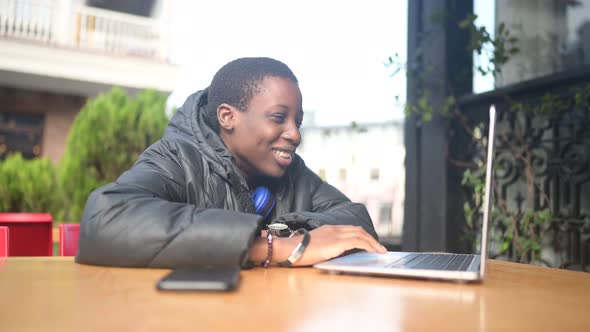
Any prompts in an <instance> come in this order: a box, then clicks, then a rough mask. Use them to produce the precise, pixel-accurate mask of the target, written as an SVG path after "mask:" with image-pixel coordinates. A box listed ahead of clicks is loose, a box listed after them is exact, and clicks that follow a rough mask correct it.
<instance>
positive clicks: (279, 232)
mask: <svg viewBox="0 0 590 332" xmlns="http://www.w3.org/2000/svg"><path fill="white" fill-rule="evenodd" d="M267 227H268V231H269V232H270V233H272V235H274V236H278V237H286V236H289V235H291V230H290V229H289V226H287V225H286V224H281V223H278V222H276V223H273V224H270V225H268V226H267Z"/></svg>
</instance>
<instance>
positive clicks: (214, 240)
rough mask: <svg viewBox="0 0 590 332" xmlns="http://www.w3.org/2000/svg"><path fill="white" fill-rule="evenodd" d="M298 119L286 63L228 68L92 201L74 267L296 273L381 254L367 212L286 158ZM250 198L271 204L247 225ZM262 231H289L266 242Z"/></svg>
mask: <svg viewBox="0 0 590 332" xmlns="http://www.w3.org/2000/svg"><path fill="white" fill-rule="evenodd" d="M302 118H303V111H302V97H301V91H300V90H299V87H298V83H297V78H296V77H295V75H294V74H293V73H292V72H291V70H290V69H289V68H288V67H287V66H286V65H285V64H283V63H281V62H279V61H277V60H273V59H270V58H241V59H237V60H234V61H232V62H230V63H228V64H226V65H225V66H223V67H222V68H221V69H220V70H219V71H218V72H217V73H216V74H215V76H214V78H213V81H212V82H211V85H210V86H209V88H207V89H205V90H203V91H199V92H196V93H195V94H193V95H192V96H190V97H189V98H188V100H187V101H186V102H185V104H184V105H183V106H182V107H181V108H180V109H179V110H178V111H177V113H176V114H175V115H174V116H173V117H172V119H171V121H170V124H169V125H168V128H167V129H166V132H165V134H164V136H163V137H162V139H161V140H159V141H158V142H156V143H154V144H153V145H152V146H150V147H149V148H147V149H146V150H145V151H144V152H143V153H142V154H141V155H140V156H139V158H138V160H137V162H136V163H135V165H134V166H133V167H132V168H131V169H130V170H128V171H127V172H125V173H123V174H122V175H121V176H120V177H119V178H118V179H117V181H116V182H114V183H111V184H108V185H106V186H104V187H102V188H99V189H98V190H96V191H95V192H93V193H92V194H91V195H90V196H89V198H88V202H87V204H86V208H85V211H84V216H83V220H82V225H81V231H80V239H79V250H78V255H77V257H76V261H77V262H79V263H86V264H97V265H114V266H137V267H167V268H170V267H178V266H198V265H230V264H239V265H242V266H245V265H247V264H248V263H253V264H256V265H259V264H262V263H264V266H269V265H274V264H282V265H294V266H301V265H310V264H314V263H316V262H320V261H324V260H327V259H330V258H332V257H336V256H338V255H341V254H342V253H344V252H346V251H348V250H351V249H363V250H367V251H369V252H379V253H384V252H385V251H386V250H385V248H384V247H383V246H382V245H380V244H379V243H378V242H377V240H376V237H377V235H376V233H375V230H374V228H373V224H372V222H371V219H370V217H369V215H368V213H367V210H366V208H365V207H364V206H363V205H362V204H356V203H352V202H350V200H348V199H347V198H346V197H345V196H344V195H343V194H342V193H340V192H339V191H338V190H337V189H335V188H334V187H332V186H330V185H329V184H327V183H325V182H323V181H322V180H321V179H320V178H319V177H318V176H317V175H315V174H314V173H313V172H312V171H310V170H309V169H308V168H307V167H306V166H305V164H304V163H303V160H301V158H300V157H299V156H297V155H296V154H295V149H296V148H297V146H298V145H299V143H300V142H301V135H300V133H299V126H300V124H301V121H302ZM255 190H256V193H258V192H259V191H260V190H262V192H263V193H265V194H266V196H268V197H270V198H269V199H266V200H263V210H265V211H264V212H269V213H268V215H267V216H266V217H263V216H261V215H258V214H255V213H256V211H257V206H255V203H254V202H253V200H252V194H253V192H255ZM266 196H265V197H266ZM259 201H260V200H258V201H257V203H260V202H259ZM264 203H265V204H264ZM258 207H260V206H258ZM268 224H272V225H277V224H286V225H289V226H290V228H291V229H293V230H298V232H296V233H295V234H294V236H292V237H278V236H277V235H278V234H276V233H275V232H270V235H269V232H266V231H265V229H266V228H267V225H268Z"/></svg>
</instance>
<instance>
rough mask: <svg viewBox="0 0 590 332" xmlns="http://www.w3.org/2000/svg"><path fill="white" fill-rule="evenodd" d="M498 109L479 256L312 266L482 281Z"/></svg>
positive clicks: (380, 258) (362, 259) (355, 258)
mask: <svg viewBox="0 0 590 332" xmlns="http://www.w3.org/2000/svg"><path fill="white" fill-rule="evenodd" d="M495 126H496V109H495V107H494V105H492V106H491V107H490V125H489V133H488V142H489V143H488V152H487V165H486V186H485V193H484V204H483V225H482V228H481V242H480V243H481V247H480V249H481V250H480V254H474V255H465V254H450V253H425V252H424V253H416V252H394V251H390V252H388V253H386V254H373V253H367V252H359V253H355V254H351V255H348V256H343V257H338V258H334V259H331V260H329V261H325V262H322V263H319V264H315V265H314V266H313V267H315V268H318V269H322V270H327V271H330V272H335V273H354V274H373V275H382V276H398V277H409V278H426V279H443V280H457V281H481V280H483V278H484V275H485V270H486V268H485V267H486V264H485V262H486V258H487V251H488V241H489V236H488V233H489V224H490V212H491V199H492V175H493V171H492V165H493V162H494V161H493V159H494V134H495Z"/></svg>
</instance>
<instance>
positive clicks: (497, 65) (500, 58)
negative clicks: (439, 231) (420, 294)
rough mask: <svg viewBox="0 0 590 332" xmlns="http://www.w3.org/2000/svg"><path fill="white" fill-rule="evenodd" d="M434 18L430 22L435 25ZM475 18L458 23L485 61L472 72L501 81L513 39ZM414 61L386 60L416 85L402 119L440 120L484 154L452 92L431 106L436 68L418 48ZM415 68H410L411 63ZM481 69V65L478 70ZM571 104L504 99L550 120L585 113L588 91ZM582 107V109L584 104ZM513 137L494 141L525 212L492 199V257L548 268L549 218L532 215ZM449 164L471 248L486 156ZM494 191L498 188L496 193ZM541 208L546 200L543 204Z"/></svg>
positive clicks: (545, 213)
mask: <svg viewBox="0 0 590 332" xmlns="http://www.w3.org/2000/svg"><path fill="white" fill-rule="evenodd" d="M445 16H446V15H438V16H437V17H439V18H438V19H436V20H433V22H439V21H440V18H441V17H442V18H443V20H444V17H445ZM476 19H477V16H475V15H469V16H468V17H466V18H465V19H464V20H462V21H461V22H460V23H459V27H460V28H462V29H467V30H468V31H469V36H470V41H469V45H468V47H467V52H469V53H470V54H472V53H476V54H478V55H480V56H483V57H487V61H482V62H481V63H480V64H477V65H476V67H475V69H476V70H477V71H478V72H479V73H480V74H482V75H484V76H485V75H493V76H495V77H497V76H499V75H501V73H502V66H503V65H504V64H506V63H507V62H508V61H509V59H510V57H511V56H513V55H515V54H518V53H519V51H520V50H519V48H518V47H517V44H518V39H517V38H515V37H514V36H512V35H511V33H510V31H509V30H508V29H506V26H505V25H504V24H502V23H501V24H499V26H498V29H497V31H496V34H495V37H493V38H492V37H491V34H490V33H489V32H488V31H487V30H486V28H485V27H478V26H476V24H475V21H476ZM427 41H428V34H427V33H426V34H425V35H424V36H423V43H424V42H427ZM416 53H417V59H413V60H412V61H410V62H408V64H403V62H402V61H400V59H399V56H397V54H396V55H395V56H393V57H390V58H389V59H388V62H386V66H388V67H393V69H394V74H395V73H397V72H399V71H400V68H402V67H403V66H405V67H407V68H408V76H412V77H413V78H414V80H415V81H416V82H417V84H416V85H417V86H418V87H419V89H420V90H418V97H417V100H416V102H415V103H411V104H407V105H406V115H410V114H415V115H417V116H419V117H420V119H421V120H422V121H430V120H432V119H433V117H434V116H440V117H442V118H443V119H446V120H447V121H448V124H447V125H448V128H449V129H448V130H449V132H450V131H452V130H457V129H459V130H463V131H464V133H465V134H466V136H467V137H468V139H469V141H470V144H471V145H474V146H475V147H476V150H479V151H486V148H487V144H488V142H487V137H486V135H482V132H484V129H485V126H484V124H482V123H477V122H476V121H475V120H474V119H472V118H470V116H469V115H468V114H467V113H465V112H463V111H462V110H461V109H460V108H459V107H458V105H457V102H456V100H457V98H456V96H455V95H454V94H453V92H452V89H448V92H447V96H446V97H445V98H444V99H443V101H442V103H438V104H436V105H435V104H434V103H433V102H432V91H431V90H430V88H428V87H429V86H432V85H429V84H425V83H426V82H427V80H428V75H429V73H430V72H432V71H433V70H434V69H435V68H433V67H432V66H431V65H429V64H423V65H421V64H419V61H418V58H419V57H420V56H421V53H422V46H420V45H419V46H418V49H417V52H416ZM412 62H415V63H412ZM483 63H486V64H485V65H483ZM574 96H575V97H574V98H573V100H570V99H567V98H562V97H560V96H556V95H551V94H547V95H545V96H543V97H542V98H541V100H540V101H539V100H538V101H535V102H533V103H530V104H525V103H520V102H515V101H513V100H511V99H510V98H509V96H504V97H505V99H506V101H507V103H508V104H509V105H510V108H511V110H512V111H514V112H518V113H520V114H527V113H529V114H539V115H543V116H550V115H551V114H554V113H555V112H561V111H563V110H566V109H570V108H571V107H572V106H574V107H578V108H583V107H587V103H588V100H590V98H589V97H590V85H589V86H588V87H587V89H583V88H582V89H578V90H576V91H574ZM584 103H586V104H584ZM513 134H514V136H515V137H512V138H511V139H513V140H516V141H517V142H514V143H513V142H511V141H510V138H507V137H499V139H503V140H504V142H503V143H504V146H507V147H508V148H509V150H510V152H511V153H512V155H513V156H514V157H515V158H516V159H517V160H519V162H521V163H522V165H523V166H524V169H525V172H524V173H525V174H524V177H525V179H526V186H527V197H526V198H525V199H526V200H527V201H526V206H527V209H526V210H525V211H520V210H519V211H514V209H509V208H508V204H507V202H506V201H505V200H502V199H501V198H500V197H501V196H500V195H499V193H496V195H495V209H494V212H493V216H492V221H493V222H494V223H495V226H496V227H492V232H493V235H492V237H493V239H494V241H495V243H496V244H497V252H496V253H495V255H500V256H505V257H507V258H509V259H511V260H515V261H520V262H535V263H541V264H548V263H547V262H545V261H544V260H543V259H542V257H541V249H542V239H543V237H544V236H545V235H546V233H547V232H548V231H549V228H550V226H551V221H552V220H553V216H552V215H551V213H550V211H549V210H548V209H541V210H535V209H534V204H533V202H532V199H533V197H534V195H533V192H534V191H535V190H537V189H538V188H536V186H537V184H536V182H535V180H536V179H535V175H534V171H533V170H534V159H535V156H534V153H533V151H531V149H529V148H526V147H525V148H522V146H523V145H524V146H526V144H520V143H523V142H524V141H525V138H524V134H525V129H524V128H516V130H515V131H514V133H513ZM449 161H450V162H451V163H452V164H453V165H455V166H456V167H458V168H460V169H463V178H462V185H463V187H464V190H465V192H466V193H467V196H468V199H467V200H466V202H465V203H464V206H463V208H464V216H465V220H466V225H465V232H464V239H466V240H467V241H468V242H469V243H471V245H472V246H473V247H474V248H475V247H477V244H478V242H479V240H480V239H478V237H477V234H478V233H479V231H478V230H479V228H480V227H481V225H480V224H481V218H482V205H483V193H484V191H485V187H484V186H485V184H484V179H485V164H486V160H485V156H483V155H481V156H480V157H479V158H475V159H473V158H472V159H468V160H454V159H452V157H449ZM501 169H502V165H497V166H496V172H498V171H501ZM496 190H497V188H496ZM543 199H544V201H545V202H547V201H548V198H546V197H545V198H543Z"/></svg>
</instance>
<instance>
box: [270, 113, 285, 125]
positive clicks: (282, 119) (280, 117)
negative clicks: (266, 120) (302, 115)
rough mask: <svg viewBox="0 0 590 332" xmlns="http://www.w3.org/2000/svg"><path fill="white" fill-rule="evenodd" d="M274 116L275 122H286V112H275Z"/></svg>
mask: <svg viewBox="0 0 590 332" xmlns="http://www.w3.org/2000/svg"><path fill="white" fill-rule="evenodd" d="M272 118H273V120H274V121H275V122H277V123H283V122H285V115H284V114H280V113H279V114H273V115H272Z"/></svg>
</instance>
